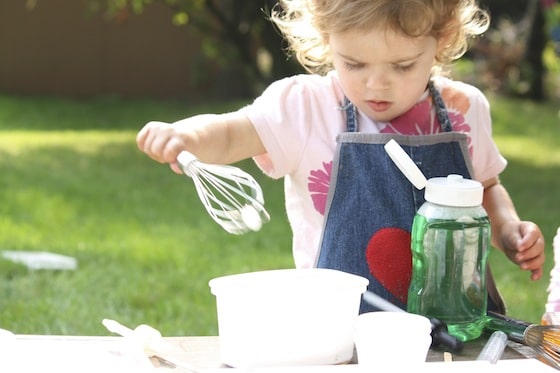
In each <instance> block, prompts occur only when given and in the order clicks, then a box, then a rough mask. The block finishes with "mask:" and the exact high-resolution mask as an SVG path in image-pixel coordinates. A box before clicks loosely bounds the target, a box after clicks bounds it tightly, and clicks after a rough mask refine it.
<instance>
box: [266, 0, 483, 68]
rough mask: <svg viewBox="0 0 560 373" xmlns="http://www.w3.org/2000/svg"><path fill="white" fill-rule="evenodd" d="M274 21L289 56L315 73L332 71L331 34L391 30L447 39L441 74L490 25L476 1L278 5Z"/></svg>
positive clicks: (294, 0) (305, 0) (339, 0)
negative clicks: (348, 31)
mask: <svg viewBox="0 0 560 373" xmlns="http://www.w3.org/2000/svg"><path fill="white" fill-rule="evenodd" d="M270 19H271V20H272V22H274V24H275V25H276V26H277V27H278V28H279V30H280V31H281V32H282V34H283V36H284V38H285V39H286V41H287V42H288V51H289V52H290V53H293V54H295V56H296V58H297V60H298V61H299V62H300V63H301V64H302V66H303V67H304V68H305V69H306V70H307V71H309V72H312V73H325V72H327V71H328V70H330V69H332V60H331V56H330V51H329V44H328V39H329V34H331V33H339V32H344V31H347V30H350V29H353V30H354V29H362V30H371V29H372V28H383V27H388V28H390V29H392V30H394V31H396V32H400V33H403V34H404V35H407V36H410V37H418V36H424V35H432V36H434V37H436V38H437V39H438V40H439V38H441V37H446V38H447V39H448V41H447V43H446V46H445V48H442V49H441V51H440V52H439V53H438V54H437V56H436V63H435V66H434V67H436V68H437V67H443V66H445V65H448V64H450V63H451V62H453V61H454V60H456V59H458V58H460V57H461V56H462V55H463V54H464V53H465V52H466V51H467V49H468V47H469V41H470V39H471V38H473V37H475V36H478V35H481V34H482V33H484V32H485V31H486V30H487V29H488V27H489V23H490V17H489V15H488V13H487V12H485V11H484V10H482V9H481V8H480V7H479V6H478V4H477V3H476V0H279V2H278V4H277V5H276V7H275V8H274V9H273V10H272V12H271V14H270Z"/></svg>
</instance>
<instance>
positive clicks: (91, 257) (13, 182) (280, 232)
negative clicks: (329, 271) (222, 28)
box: [0, 96, 560, 336]
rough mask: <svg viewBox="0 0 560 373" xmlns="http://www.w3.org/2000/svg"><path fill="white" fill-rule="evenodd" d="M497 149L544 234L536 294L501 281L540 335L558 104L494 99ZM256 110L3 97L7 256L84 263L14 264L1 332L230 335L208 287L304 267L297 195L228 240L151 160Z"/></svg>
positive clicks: (1, 243) (273, 203)
mask: <svg viewBox="0 0 560 373" xmlns="http://www.w3.org/2000/svg"><path fill="white" fill-rule="evenodd" d="M490 100H491V102H492V104H493V113H494V120H495V127H494V132H495V137H496V141H497V143H498V145H499V146H500V148H501V150H502V152H503V154H504V156H506V158H508V160H509V166H508V168H507V170H506V171H505V173H504V174H503V176H502V181H503V183H504V184H505V185H506V187H507V188H508V189H509V191H510V193H511V195H512V198H513V199H514V201H515V203H516V205H517V207H518V210H519V213H520V215H521V216H522V217H523V218H524V219H530V220H534V221H535V222H537V223H538V224H539V225H541V228H542V229H543V231H544V233H545V235H546V237H547V239H548V242H547V251H548V257H547V259H548V262H547V265H546V268H545V271H546V273H545V276H544V278H543V279H542V280H541V281H538V282H531V281H530V280H529V274H528V273H526V272H522V271H520V270H518V269H517V268H516V267H515V266H514V265H513V264H512V263H511V262H509V261H507V259H505V257H504V256H503V255H502V254H501V253H498V252H492V254H491V256H490V261H491V263H492V265H493V270H494V273H495V277H496V281H497V283H498V286H499V288H500V290H501V291H502V293H503V295H504V297H505V298H506V302H507V303H508V305H509V310H510V315H512V316H514V317H519V318H523V319H525V320H527V321H531V322H538V321H539V318H540V316H541V314H542V312H543V311H544V303H545V300H546V287H547V286H548V272H549V271H550V268H551V266H552V260H553V256H552V251H551V241H552V237H553V235H554V232H555V230H556V228H557V227H558V226H559V225H560V214H559V211H560V210H559V206H560V194H559V193H558V188H559V186H560V146H559V139H560V125H559V118H558V108H557V105H554V104H539V105H537V104H534V103H530V102H526V101H515V100H504V99H501V98H499V97H491V98H490ZM242 104H243V103H240V102H236V103H228V104H223V103H222V104H219V105H207V106H196V107H193V106H192V105H190V104H189V103H187V102H158V101H149V100H123V99H118V98H101V99H93V100H63V99H56V98H21V97H19V98H18V97H13V96H0V134H1V136H0V173H1V174H2V178H0V196H1V200H2V203H1V204H0V251H2V250H26V251H47V252H52V253H58V254H63V255H69V256H72V257H75V258H76V259H77V260H78V269H77V270H75V271H32V270H28V269H27V268H26V267H24V266H22V265H19V264H15V263H12V262H10V261H8V260H5V259H2V258H0V328H4V329H8V330H11V331H13V332H15V333H19V334H66V335H73V334H76V335H108V334H109V333H108V332H107V331H106V330H105V328H104V327H103V326H102V325H101V319H103V318H112V319H116V320H118V321H120V322H122V323H123V324H125V325H128V326H131V327H134V326H136V325H138V324H142V323H146V324H149V325H152V326H154V327H156V328H157V329H159V330H160V331H161V332H162V333H163V334H164V335H166V336H174V335H216V334H217V324H216V315H215V299H214V296H213V295H212V294H211V293H210V289H209V287H208V281H209V280H210V279H211V278H213V277H217V276H221V275H225V274H231V273H239V272H247V271H252V270H261V269H272V268H285V267H292V266H293V262H292V256H291V235H290V230H289V226H288V223H287V220H286V217H285V212H284V201H283V184H282V182H281V181H274V180H271V179H267V178H265V177H263V176H262V175H261V173H260V171H258V170H257V169H256V167H255V166H254V165H253V164H252V162H251V161H245V162H242V163H241V164H240V166H241V167H242V168H244V169H245V170H247V171H249V172H250V173H252V174H253V175H254V176H255V177H256V178H257V180H258V181H259V182H260V183H261V185H262V187H263V190H264V193H265V199H266V207H267V210H268V211H269V212H270V214H271V216H272V221H271V222H270V223H268V224H266V225H264V226H263V228H262V230H261V231H259V232H256V233H250V234H246V235H243V236H232V235H229V234H228V233H226V232H225V231H223V230H222V229H221V228H220V227H219V226H217V225H216V224H215V223H214V222H213V221H212V220H211V219H210V217H209V216H208V215H207V213H206V211H205V210H204V208H203V206H202V204H201V203H200V201H199V200H198V197H197V195H196V192H195V189H194V186H193V184H192V182H191V180H190V179H188V178H186V177H184V176H180V175H176V174H174V173H172V172H171V171H170V170H169V168H168V167H167V166H165V165H159V164H157V163H155V162H154V161H152V160H151V159H149V158H148V157H146V156H145V155H144V154H143V153H141V152H140V151H139V150H138V149H137V148H136V145H135V136H136V133H137V131H138V130H139V129H140V128H141V126H142V125H143V124H144V123H146V122H147V121H150V120H162V121H174V120H177V119H180V118H183V117H185V116H189V115H192V114H195V113H202V112H221V111H226V110H229V109H231V108H235V107H238V106H239V105H242Z"/></svg>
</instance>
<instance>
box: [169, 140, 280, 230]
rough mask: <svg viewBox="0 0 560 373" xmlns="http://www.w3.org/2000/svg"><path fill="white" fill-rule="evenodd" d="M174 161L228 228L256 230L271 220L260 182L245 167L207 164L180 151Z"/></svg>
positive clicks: (220, 223)
mask: <svg viewBox="0 0 560 373" xmlns="http://www.w3.org/2000/svg"><path fill="white" fill-rule="evenodd" d="M177 163H178V164H179V166H180V167H181V169H182V170H183V172H184V173H185V175H187V176H189V177H191V178H192V180H193V181H194V185H195V187H196V192H197V194H198V197H199V198H200V201H201V202H202V204H203V205H204V207H205V208H206V211H208V214H210V216H211V217H212V219H214V221H216V223H218V224H219V225H220V226H221V227H222V228H224V229H225V230H226V231H227V232H229V233H232V234H243V233H246V232H249V231H258V230H259V229H261V226H262V224H263V223H266V222H268V221H269V220H270V215H269V214H268V212H267V211H266V210H265V208H264V198H263V193H262V189H261V187H260V185H259V184H258V183H257V182H256V181H255V179H254V178H253V177H252V176H251V175H249V174H248V173H246V172H245V171H243V170H241V169H239V168H237V167H234V166H229V165H216V164H208V163H203V162H201V161H199V160H198V159H197V158H196V157H195V156H194V155H193V154H191V153H189V152H187V151H183V152H181V153H180V154H179V156H178V157H177Z"/></svg>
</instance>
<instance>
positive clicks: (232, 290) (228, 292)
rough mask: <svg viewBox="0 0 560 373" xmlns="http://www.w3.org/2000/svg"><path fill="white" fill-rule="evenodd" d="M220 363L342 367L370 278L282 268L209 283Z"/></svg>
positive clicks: (351, 347) (350, 348)
mask: <svg viewBox="0 0 560 373" xmlns="http://www.w3.org/2000/svg"><path fill="white" fill-rule="evenodd" d="M209 285H210V288H211V291H212V294H214V295H215V296H216V307H217V315H218V330H219V340H220V357H221V361H222V362H223V363H224V364H226V365H229V366H231V367H235V368H254V367H262V366H288V365H291V366H294V365H330V364H343V363H347V362H349V361H350V360H351V359H352V355H353V352H354V326H355V321H356V318H357V316H358V313H359V307H360V300H361V295H362V293H364V292H365V290H366V287H367V285H368V280H367V279H366V278H364V277H360V276H356V275H353V274H349V273H345V272H341V271H337V270H331V269H318V268H314V269H279V270H270V271H260V272H250V273H243V274H237V275H230V276H224V277H219V278H214V279H212V280H210V283H209Z"/></svg>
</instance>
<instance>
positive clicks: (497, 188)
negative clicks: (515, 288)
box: [483, 177, 545, 280]
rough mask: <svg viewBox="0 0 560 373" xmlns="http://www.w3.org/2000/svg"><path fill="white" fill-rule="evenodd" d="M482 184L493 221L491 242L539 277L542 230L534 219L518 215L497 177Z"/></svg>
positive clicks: (541, 268) (532, 278)
mask: <svg viewBox="0 0 560 373" xmlns="http://www.w3.org/2000/svg"><path fill="white" fill-rule="evenodd" d="M483 185H484V200H483V206H484V208H485V209H486V211H487V212H488V217H489V218H490V222H491V225H492V244H493V245H494V246H495V247H497V248H498V249H500V250H502V251H503V252H504V253H505V255H506V256H507V257H508V258H509V259H510V260H511V261H512V262H514V263H516V264H518V265H519V268H521V269H522V270H525V271H531V280H538V279H540V278H541V277H542V273H543V265H544V260H545V253H544V237H543V235H542V233H541V230H540V229H539V227H538V226H537V225H536V224H535V223H533V222H530V221H522V220H521V219H520V218H519V216H518V215H517V212H516V210H515V207H514V205H513V202H512V201H511V198H510V196H509V194H508V192H507V190H506V189H505V188H504V186H503V185H501V184H500V182H499V179H498V178H497V177H496V178H493V179H490V180H487V181H485V182H484V183H483Z"/></svg>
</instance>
